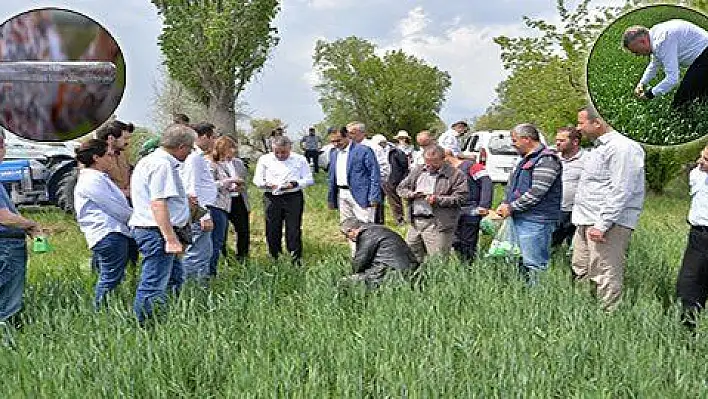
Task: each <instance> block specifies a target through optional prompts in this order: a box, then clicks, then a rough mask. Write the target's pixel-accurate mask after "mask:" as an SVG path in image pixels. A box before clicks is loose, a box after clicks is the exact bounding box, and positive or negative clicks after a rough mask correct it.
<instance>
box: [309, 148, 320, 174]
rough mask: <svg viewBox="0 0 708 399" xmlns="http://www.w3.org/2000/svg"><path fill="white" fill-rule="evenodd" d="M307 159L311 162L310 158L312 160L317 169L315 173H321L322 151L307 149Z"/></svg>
mask: <svg viewBox="0 0 708 399" xmlns="http://www.w3.org/2000/svg"><path fill="white" fill-rule="evenodd" d="M305 159H307V162H310V160H312V166H313V168H314V170H315V173H320V165H319V160H320V152H319V151H318V150H305Z"/></svg>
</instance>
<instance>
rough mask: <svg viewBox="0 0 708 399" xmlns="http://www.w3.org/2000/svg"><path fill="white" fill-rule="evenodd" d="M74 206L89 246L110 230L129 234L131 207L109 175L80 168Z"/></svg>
mask: <svg viewBox="0 0 708 399" xmlns="http://www.w3.org/2000/svg"><path fill="white" fill-rule="evenodd" d="M74 207H75V209H76V221H77V222H78V223H79V228H80V229H81V232H82V233H84V236H85V237H86V242H87V243H88V246H89V248H93V247H94V246H95V245H96V244H98V242H99V241H101V240H102V239H103V238H104V237H106V236H107V235H108V234H110V233H120V234H123V235H126V236H130V230H129V229H128V220H129V219H130V216H131V215H132V213H133V209H132V208H131V207H130V206H129V205H128V200H126V198H125V195H123V193H122V192H121V191H120V189H119V188H118V186H116V184H115V183H113V181H112V180H111V178H110V177H109V176H108V174H106V173H103V172H100V171H98V170H96V169H92V168H84V169H81V171H80V172H79V179H78V181H77V182H76V188H75V189H74Z"/></svg>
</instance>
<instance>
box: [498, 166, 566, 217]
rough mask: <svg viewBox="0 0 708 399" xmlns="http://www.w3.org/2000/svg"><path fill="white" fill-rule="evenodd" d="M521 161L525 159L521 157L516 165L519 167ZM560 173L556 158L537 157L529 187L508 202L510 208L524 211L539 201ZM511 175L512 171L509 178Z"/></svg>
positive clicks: (517, 211) (515, 210)
mask: <svg viewBox="0 0 708 399" xmlns="http://www.w3.org/2000/svg"><path fill="white" fill-rule="evenodd" d="M521 162H525V160H524V159H522V160H521V161H520V163H519V165H517V168H518V167H521ZM560 173H561V164H560V162H559V161H558V159H557V158H551V157H543V158H541V159H539V161H538V163H536V166H535V167H534V168H533V177H532V179H531V188H529V190H528V191H526V192H525V193H523V194H522V195H521V196H520V197H519V198H518V199H517V200H516V201H514V202H512V203H511V204H509V205H510V206H511V209H512V210H513V211H514V212H516V213H519V212H524V211H527V210H529V209H531V208H532V207H534V206H535V205H536V204H538V203H539V202H541V200H542V199H543V197H544V196H545V195H546V193H547V192H548V190H549V189H550V188H551V185H553V182H554V181H555V180H556V179H557V178H558V177H559V175H560ZM513 176H514V174H513V173H512V175H511V176H510V179H511V178H513ZM510 183H511V182H510Z"/></svg>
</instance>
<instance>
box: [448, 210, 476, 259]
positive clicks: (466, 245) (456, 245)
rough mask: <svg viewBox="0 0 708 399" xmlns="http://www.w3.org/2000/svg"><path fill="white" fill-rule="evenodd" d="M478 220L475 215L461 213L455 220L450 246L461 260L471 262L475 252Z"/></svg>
mask: <svg viewBox="0 0 708 399" xmlns="http://www.w3.org/2000/svg"><path fill="white" fill-rule="evenodd" d="M480 221H481V219H480V218H479V217H477V216H470V215H462V216H460V220H459V221H458V222H457V228H456V229H455V237H454V238H453V240H452V248H453V249H454V250H455V252H457V254H458V256H459V257H460V260H462V261H463V262H472V261H473V260H474V257H475V255H476V254H477V241H479V223H480Z"/></svg>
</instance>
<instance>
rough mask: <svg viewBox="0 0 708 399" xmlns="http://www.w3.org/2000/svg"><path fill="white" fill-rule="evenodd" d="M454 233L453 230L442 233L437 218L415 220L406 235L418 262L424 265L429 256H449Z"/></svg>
mask: <svg viewBox="0 0 708 399" xmlns="http://www.w3.org/2000/svg"><path fill="white" fill-rule="evenodd" d="M454 233H455V231H454V230H453V229H449V230H445V231H441V230H440V227H439V226H438V223H437V221H436V220H435V218H432V219H420V218H414V219H413V223H412V224H411V226H410V228H409V229H408V233H407V234H406V242H407V243H408V245H409V246H410V247H411V250H413V254H414V255H415V257H416V258H417V259H418V262H420V263H422V262H423V259H424V258H425V257H426V256H428V255H435V254H440V255H443V256H447V255H449V254H450V248H451V247H452V239H453V236H454Z"/></svg>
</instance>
